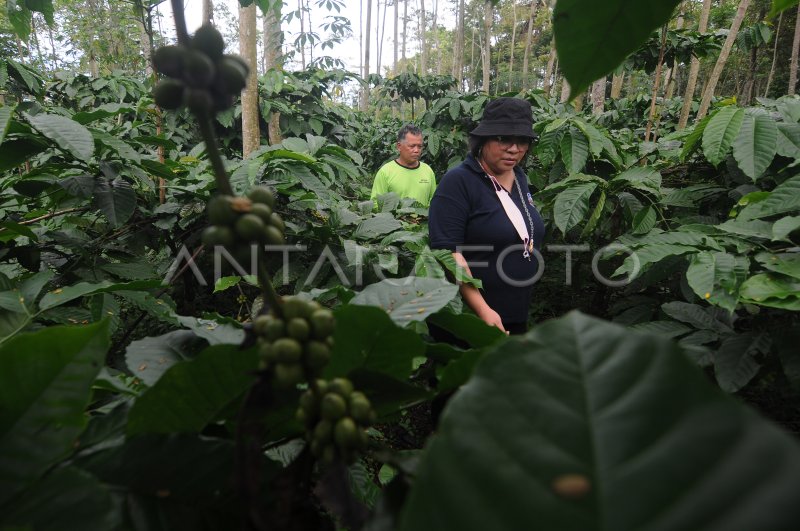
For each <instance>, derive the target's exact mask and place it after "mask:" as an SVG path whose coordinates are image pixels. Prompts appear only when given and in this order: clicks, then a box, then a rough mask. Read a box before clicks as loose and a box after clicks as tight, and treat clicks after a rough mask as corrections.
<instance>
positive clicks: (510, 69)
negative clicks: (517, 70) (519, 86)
mask: <svg viewBox="0 0 800 531" xmlns="http://www.w3.org/2000/svg"><path fill="white" fill-rule="evenodd" d="M511 11H512V13H513V23H512V25H511V49H510V50H509V55H510V56H511V61H509V64H508V90H511V85H512V84H513V82H514V46H515V45H516V42H517V3H516V2H514V3H512V4H511ZM498 85H500V83H498Z"/></svg>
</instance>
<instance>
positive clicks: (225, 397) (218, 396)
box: [127, 345, 258, 436]
mask: <svg viewBox="0 0 800 531" xmlns="http://www.w3.org/2000/svg"><path fill="white" fill-rule="evenodd" d="M257 366H258V354H257V352H256V349H255V348H251V349H248V350H240V349H239V347H238V345H217V346H212V347H209V348H207V349H206V350H204V351H203V352H201V353H200V354H199V355H198V357H197V359H195V360H192V361H184V362H181V363H176V364H175V365H173V366H172V367H170V368H169V369H168V370H167V372H165V373H164V374H163V375H162V376H161V378H159V380H158V381H157V382H156V383H155V385H153V387H151V388H150V389H148V390H147V391H145V392H144V394H142V396H140V397H139V398H138V399H137V400H136V403H135V404H134V405H133V407H132V408H131V411H130V414H129V415H128V427H127V433H128V435H129V436H131V435H137V434H140V433H181V432H198V431H200V430H202V429H203V428H204V427H205V426H206V425H207V424H208V423H210V422H212V421H213V420H214V419H215V418H216V417H217V415H219V414H220V413H221V412H222V411H223V410H224V409H225V407H226V406H227V405H228V404H229V403H231V402H232V401H233V400H234V399H236V398H237V397H239V396H241V395H242V394H243V393H244V392H245V391H246V390H247V388H248V387H249V386H250V384H252V383H253V380H254V378H255V377H254V372H255V370H256V368H257Z"/></svg>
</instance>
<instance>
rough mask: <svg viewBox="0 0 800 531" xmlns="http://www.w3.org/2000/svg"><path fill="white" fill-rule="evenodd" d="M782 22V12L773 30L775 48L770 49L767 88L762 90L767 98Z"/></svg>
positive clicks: (773, 71) (773, 75)
mask: <svg viewBox="0 0 800 531" xmlns="http://www.w3.org/2000/svg"><path fill="white" fill-rule="evenodd" d="M782 21H783V11H781V13H780V15H778V28H777V29H776V30H775V46H773V47H772V66H770V68H769V76H767V88H765V89H764V97H765V98H767V97H769V86H770V85H772V79H773V78H774V77H775V63H776V62H777V59H778V37H780V35H781V22H782Z"/></svg>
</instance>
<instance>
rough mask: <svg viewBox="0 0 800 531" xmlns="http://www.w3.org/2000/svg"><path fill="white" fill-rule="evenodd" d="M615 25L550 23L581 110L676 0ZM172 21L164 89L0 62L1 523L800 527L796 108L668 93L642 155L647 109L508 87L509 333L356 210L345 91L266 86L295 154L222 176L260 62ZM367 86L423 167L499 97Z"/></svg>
mask: <svg viewBox="0 0 800 531" xmlns="http://www.w3.org/2000/svg"><path fill="white" fill-rule="evenodd" d="M789 3H790V2H785V3H784V4H787V5H788V4H789ZM173 4H177V3H176V2H173ZM609 4H613V5H610V6H603V7H602V9H601V7H600V6H599V3H594V2H589V3H587V2H581V1H579V0H574V1H573V0H559V2H558V4H557V12H556V14H557V15H558V17H557V18H556V28H555V30H556V32H557V33H559V40H558V43H559V47H560V50H559V53H560V58H559V60H560V61H562V62H563V63H564V66H563V68H564V71H565V72H567V73H568V74H569V75H570V76H572V75H573V74H572V73H576V74H574V75H575V77H574V78H570V82H571V83H573V85H572V86H573V88H574V90H579V89H580V88H581V87H582V84H583V85H584V86H585V85H586V84H588V83H589V82H590V81H591V80H592V78H591V76H592V75H594V74H593V71H594V70H597V72H599V71H600V70H602V69H604V68H605V69H606V70H608V69H610V68H611V67H612V66H613V65H612V63H613V64H619V63H620V62H621V61H622V60H623V59H624V58H625V57H628V56H630V58H631V59H630V60H631V61H640V62H642V61H643V62H645V63H647V62H648V61H649V60H650V59H651V58H652V55H653V50H654V46H655V45H654V41H653V37H652V35H653V33H652V32H653V30H655V29H656V28H657V27H659V26H660V25H661V24H663V23H664V22H665V20H664V19H665V17H667V16H668V14H669V13H667V12H668V11H669V12H671V9H672V7H674V4H676V2H675V1H670V2H665V3H663V4H664V5H663V6H660V7H658V9H655V8H653V9H651V8H652V7H653V6H652V5H650V3H648V2H644V3H642V5H641V6H640V5H638V4H637V5H636V6H631V5H628V4H629V3H625V2H623V1H622V0H615V1H613V2H610V3H609ZM623 4H624V5H623ZM667 4H669V5H667ZM576 6H577V7H579V8H580V9H577V10H576ZM614 7H617V8H619V9H623V8H624V9H625V10H626V12H628V13H629V14H630V16H631V17H632V20H635V21H636V22H637V24H636V25H635V27H633V26H632V25H631V24H622V23H621V20H617V19H611V20H610V19H608V17H607V16H606V15H607V12H608V11H609V10H610V11H613V9H612V8H614ZM783 7H786V6H785V5H784V6H783ZM40 8H42V6H41V5H40V4H39V3H30V2H29V3H25V5H24V6H22V7H18V8H15V9H16V10H17V11H16V12H17V13H21V14H24V13H26V12H27V13H28V14H30V10H33V11H38V10H39V9H40ZM42 9H43V8H42ZM182 20H183V19H182V17H176V25H177V26H178V32H177V33H178V35H179V39H178V42H177V43H174V44H167V45H165V46H162V47H160V48H158V49H156V51H155V53H154V57H153V59H154V64H155V67H156V70H157V71H158V72H159V74H160V76H161V78H160V79H159V80H158V81H157V82H151V81H149V80H148V81H142V80H139V79H136V78H133V77H127V76H124V75H122V74H119V73H113V74H110V75H108V76H103V77H100V78H89V77H87V76H83V75H67V74H59V75H57V76H56V78H55V79H54V80H47V79H46V78H44V77H42V76H41V75H40V74H38V73H37V72H35V71H34V70H33V69H31V68H29V67H26V66H25V65H22V64H21V63H19V62H17V61H14V60H11V59H3V60H2V69H3V72H5V73H7V76H6V75H0V84H2V85H3V87H4V90H5V93H4V96H5V98H6V99H5V104H4V105H3V106H0V191H2V194H0V212H2V221H0V529H2V530H3V531H5V530H9V531H10V530H17V529H34V530H39V529H59V530H72V529H76V530H86V529H98V530H100V529H109V530H142V531H145V530H147V531H149V530H161V529H164V530H167V529H169V530H182V529H187V530H189V529H191V530H196V529H229V528H234V529H237V528H241V529H259V530H260V529H353V530H355V529H372V530H380V529H401V530H414V531H418V530H427V529H431V530H437V531H440V530H450V529H452V530H459V531H460V530H463V529H558V530H570V529H575V530H586V529H598V530H615V531H617V530H628V529H631V530H632V529H676V530H677V529H719V530H730V529H759V530H772V529H775V530H777V529H794V528H795V527H796V526H797V524H798V522H800V508H799V507H798V504H797V503H796V498H797V494H796V493H797V492H798V490H799V489H800V479H798V478H800V449H799V448H798V444H797V433H798V429H797V424H796V422H797V414H798V413H800V410H798V408H797V397H798V395H797V392H798V389H800V372H798V354H797V348H796V345H797V340H798V339H800V337H798V329H800V327H798V317H797V316H798V313H797V312H798V311H800V259H799V258H798V256H800V254H799V253H798V244H799V243H800V241H799V240H798V237H800V202H799V200H798V198H800V176H798V171H797V169H796V168H797V165H798V162H799V161H800V98H797V97H795V96H784V97H781V98H777V99H766V98H761V99H759V100H758V101H757V103H755V104H753V105H750V106H747V107H740V106H738V105H737V104H736V102H735V101H733V100H721V101H717V102H716V105H715V106H714V108H713V110H712V113H711V114H710V115H709V116H708V117H707V118H705V119H704V120H702V121H700V122H699V123H697V124H695V125H694V126H690V127H689V128H687V129H685V130H683V131H677V130H676V127H675V124H674V123H673V122H674V120H673V118H669V117H670V116H672V117H674V115H677V113H678V112H679V109H680V105H679V103H678V102H677V101H675V102H664V101H662V102H661V103H662V105H664V106H666V107H669V109H667V112H665V113H664V114H663V115H662V116H664V117H666V118H665V120H664V123H662V124H661V125H660V126H659V127H658V131H659V135H658V136H656V137H655V138H656V139H655V140H654V141H651V142H642V141H641V140H640V139H641V136H642V135H641V134H640V133H641V131H638V129H639V128H641V126H642V124H643V122H644V120H646V118H644V116H645V113H646V109H647V106H648V105H649V104H650V103H651V101H650V100H649V99H647V98H648V97H647V96H642V97H641V98H639V99H638V100H635V99H629V100H624V101H623V100H620V101H617V102H614V103H613V104H612V106H611V107H609V110H608V111H606V112H605V113H602V114H598V115H589V114H588V113H585V112H582V110H580V109H577V110H576V109H575V108H574V107H573V106H572V105H571V104H569V103H559V102H557V101H556V100H555V99H550V98H547V97H546V95H544V94H543V93H542V91H540V90H531V91H527V92H524V93H522V94H521V95H520V96H521V97H524V98H526V99H528V100H529V101H530V102H531V104H532V106H533V110H534V116H535V120H536V125H535V132H536V134H537V135H538V139H537V140H536V142H535V145H533V146H532V147H531V153H530V154H529V156H528V157H527V159H526V160H525V161H524V165H525V169H526V172H527V174H528V175H529V177H530V180H531V187H532V190H536V194H535V196H534V200H535V201H536V204H537V206H538V207H539V210H540V211H541V212H542V214H543V216H544V218H545V222H546V226H547V235H546V241H545V246H544V260H545V262H546V266H547V267H546V271H545V274H544V275H543V276H542V278H541V279H540V281H539V282H538V283H537V285H536V287H535V298H534V301H533V303H532V305H531V309H530V317H531V322H532V323H534V324H533V326H532V329H531V331H530V332H529V333H527V334H526V335H524V336H518V337H511V338H509V337H507V336H506V335H505V334H503V333H502V332H501V331H499V330H498V329H496V328H494V327H489V326H487V325H486V324H485V323H483V321H481V320H480V319H478V318H477V317H476V316H475V315H473V314H471V313H470V312H469V311H468V310H467V309H466V308H465V307H464V305H463V302H462V301H461V299H460V297H459V295H458V286H457V285H456V284H455V283H453V282H452V281H453V280H454V279H458V280H460V281H464V282H475V281H474V280H472V279H470V278H468V277H467V276H466V275H465V273H464V271H463V270H462V269H461V268H460V267H459V266H457V265H456V263H455V261H454V260H453V258H452V255H451V254H450V253H449V252H446V251H437V250H431V249H430V247H429V246H428V239H427V226H426V223H427V211H426V209H424V208H422V207H421V206H420V205H418V204H416V203H415V202H414V201H413V200H410V199H405V198H400V197H398V196H397V195H395V194H386V195H384V196H381V197H379V198H378V201H377V204H373V203H372V202H371V201H368V200H367V199H366V198H367V197H369V191H370V184H371V176H372V175H373V174H374V171H375V170H376V169H377V168H378V167H379V166H380V165H381V164H382V163H383V162H385V161H387V160H390V159H391V158H392V157H393V156H394V147H393V146H394V142H395V138H396V137H395V134H396V131H397V129H398V128H399V127H400V126H401V125H402V123H403V122H402V121H401V120H400V119H399V118H398V117H394V118H393V117H390V116H388V115H387V116H383V117H380V118H376V116H375V115H374V114H367V113H362V112H360V111H355V110H353V109H350V108H349V107H346V106H344V105H342V104H339V103H336V102H335V101H332V98H330V97H329V96H330V95H331V94H332V93H333V92H335V91H336V90H338V88H340V87H341V85H342V84H343V83H345V82H346V81H347V79H349V78H350V77H352V74H346V73H343V72H339V71H330V70H328V71H326V70H321V69H319V68H310V69H308V70H306V71H303V72H298V73H287V72H282V71H278V70H271V71H268V72H267V74H266V75H265V76H262V77H261V79H260V80H259V82H260V84H259V89H258V90H259V93H260V94H261V96H262V104H261V109H260V110H261V117H262V118H263V119H264V120H268V119H269V118H270V116H271V113H273V112H279V113H280V114H281V117H280V124H281V133H282V134H283V140H282V141H281V142H279V143H275V144H273V145H269V146H262V147H260V148H259V149H257V150H256V151H254V152H253V153H252V154H250V156H249V157H248V158H246V159H244V160H242V159H241V158H240V157H239V156H238V155H237V149H238V148H237V146H239V145H241V137H240V136H239V133H238V132H236V127H235V126H234V124H235V121H236V120H237V117H238V115H239V113H240V111H239V104H238V102H237V97H238V94H239V92H240V91H241V89H242V87H244V83H245V80H246V78H247V76H248V75H253V73H252V72H248V68H247V67H246V65H245V64H244V62H243V61H242V60H241V59H240V58H239V57H237V56H235V55H232V54H226V53H225V49H224V43H223V39H222V37H221V35H220V34H219V33H218V32H217V30H216V29H215V28H214V27H213V26H210V25H206V26H202V27H201V28H200V29H198V30H197V32H196V33H195V34H194V35H191V36H190V35H188V33H187V31H186V28H185V24H184V23H183V22H182ZM593 25H594V26H593ZM597 25H601V26H602V28H603V31H604V32H612V33H613V34H615V35H622V36H623V37H624V38H622V39H621V40H620V42H607V41H602V42H598V39H599V37H598V36H602V35H604V34H605V33H602V32H600V31H599V30H598V31H589V30H587V28H591V27H596V26H597ZM758 31H762V30H758ZM669 38H670V41H669V42H670V45H671V47H672V48H671V52H670V53H672V54H673V56H681V54H683V55H686V54H689V53H693V52H692V51H691V48H692V47H693V46H699V47H705V48H713V47H715V46H716V45H717V44H718V43H717V42H716V40H715V39H712V38H711V37H708V36H700V35H697V34H694V33H691V32H677V33H671V34H669ZM648 39H649V40H648ZM717 40H718V39H717ZM622 41H624V42H622ZM601 45H602V46H603V47H604V48H603V50H605V51H607V56H604V57H601V58H599V59H597V58H596V60H595V62H594V63H592V64H590V65H587V64H586V57H585V56H586V55H587V54H586V50H595V49H598V47H599V46H601ZM637 49H638V51H637ZM631 52H636V53H634V54H633V55H630V54H631ZM597 72H594V73H597ZM372 81H373V82H377V83H378V84H379V85H380V86H381V88H382V90H384V91H386V92H387V94H389V95H390V96H392V97H395V98H397V99H403V98H406V99H407V100H408V101H409V102H413V101H414V99H415V98H417V99H420V98H421V99H423V100H424V104H423V105H422V107H421V108H415V109H414V121H415V123H417V124H419V125H420V126H421V127H422V129H423V132H424V134H425V138H426V153H425V155H424V157H425V160H426V161H428V162H429V163H430V164H431V166H432V167H433V168H434V169H435V171H436V174H437V175H441V174H443V173H444V172H445V171H446V170H447V168H449V167H452V166H453V165H454V164H457V163H458V162H459V161H460V160H461V159H462V158H463V154H464V149H465V148H464V145H465V141H466V139H467V136H468V133H469V131H470V130H472V129H473V128H474V127H475V125H476V123H477V122H478V121H479V120H480V118H481V116H482V113H483V109H484V107H485V105H486V102H487V101H489V100H490V96H488V95H486V94H484V93H471V94H463V93H460V92H457V91H456V90H454V89H453V82H452V79H451V78H449V76H441V77H439V76H436V77H430V78H426V77H424V76H417V75H415V74H414V75H407V76H404V77H401V76H398V77H397V78H395V79H393V80H390V81H383V80H382V79H377V78H373V79H372ZM384 103H386V104H385V106H384V107H381V106H378V110H379V111H380V112H388V110H389V109H390V108H391V106H392V103H391V102H386V101H385V102H384ZM670 106H671V107H670ZM672 107H674V109H673V108H672ZM198 137H199V138H200V139H202V142H198V141H197V138H198ZM160 180H163V182H164V183H165V184H164V185H163V186H162V185H160V184H159V182H160ZM301 248H302V249H304V250H303V251H302V252H300V250H301ZM588 252H591V253H592V254H593V255H594V259H592V258H588V256H589V255H588V254H582V253H588ZM569 253H571V254H569ZM212 271H214V275H212V274H211V272H212ZM212 276H213V282H209V280H210V279H211V278H212ZM598 278H602V279H603V280H604V281H603V282H600V281H596V279H598ZM615 282H616V283H618V284H615ZM432 326H435V327H437V328H438V329H440V330H441V331H444V332H447V333H448V334H450V335H451V336H452V338H453V339H452V341H448V342H440V341H436V340H435V339H434V337H433V335H432V334H431V333H430V327H432ZM746 402H749V403H750V405H746V404H745V403H746ZM776 402H778V405H779V406H780V407H779V408H777V409H776V407H775V403H776ZM751 406H755V408H753V407H751ZM757 410H761V413H759V412H757ZM439 413H441V414H439ZM762 414H765V416H769V417H772V420H768V419H767V418H765V416H762ZM774 421H777V423H776V422H774ZM787 431H789V432H793V433H787Z"/></svg>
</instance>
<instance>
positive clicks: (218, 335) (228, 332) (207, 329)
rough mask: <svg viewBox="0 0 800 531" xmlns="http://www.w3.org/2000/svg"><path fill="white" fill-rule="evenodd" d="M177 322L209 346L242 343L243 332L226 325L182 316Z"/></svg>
mask: <svg viewBox="0 0 800 531" xmlns="http://www.w3.org/2000/svg"><path fill="white" fill-rule="evenodd" d="M178 321H179V322H180V323H181V324H182V325H183V326H185V327H186V328H188V329H189V330H191V331H192V332H194V333H195V334H196V335H197V336H198V337H202V338H203V339H205V340H206V341H208V344H209V345H238V344H239V343H241V342H242V341H244V330H242V329H241V328H238V327H236V326H233V325H230V324H227V323H218V322H217V321H214V320H211V319H200V318H197V317H191V316H184V315H179V316H178Z"/></svg>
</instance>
